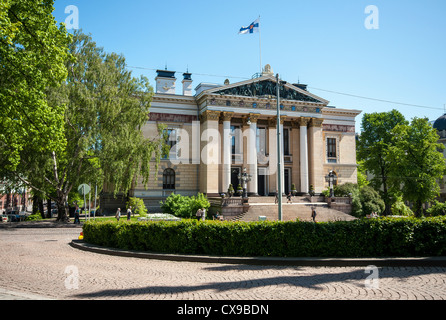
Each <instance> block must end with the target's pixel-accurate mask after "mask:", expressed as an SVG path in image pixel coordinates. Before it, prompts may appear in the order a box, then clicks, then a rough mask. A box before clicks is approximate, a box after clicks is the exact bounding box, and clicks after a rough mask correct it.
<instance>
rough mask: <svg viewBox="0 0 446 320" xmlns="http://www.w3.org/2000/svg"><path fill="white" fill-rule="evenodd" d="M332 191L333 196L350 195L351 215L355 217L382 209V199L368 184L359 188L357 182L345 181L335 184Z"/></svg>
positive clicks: (383, 205)
mask: <svg viewBox="0 0 446 320" xmlns="http://www.w3.org/2000/svg"><path fill="white" fill-rule="evenodd" d="M333 191H334V195H335V197H349V196H351V197H352V215H353V216H355V217H357V218H363V217H365V216H366V215H369V214H371V213H372V212H376V213H378V214H380V213H382V212H383V211H384V208H385V204H384V201H383V200H382V199H381V197H380V195H379V193H378V192H376V191H375V189H373V188H372V187H370V186H367V185H364V186H362V187H361V188H360V187H359V186H358V185H357V184H354V183H345V184H342V185H338V186H335V187H334V188H333Z"/></svg>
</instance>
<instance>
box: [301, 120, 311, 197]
mask: <svg viewBox="0 0 446 320" xmlns="http://www.w3.org/2000/svg"><path fill="white" fill-rule="evenodd" d="M310 120H311V118H304V117H301V118H300V119H299V125H300V192H301V193H303V194H307V193H308V190H309V187H310V185H309V175H308V137H307V126H308V123H309V122H310Z"/></svg>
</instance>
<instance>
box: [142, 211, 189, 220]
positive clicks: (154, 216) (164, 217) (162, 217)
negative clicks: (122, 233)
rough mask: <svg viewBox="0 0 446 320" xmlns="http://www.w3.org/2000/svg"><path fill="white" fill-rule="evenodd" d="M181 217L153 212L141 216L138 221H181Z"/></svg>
mask: <svg viewBox="0 0 446 320" xmlns="http://www.w3.org/2000/svg"><path fill="white" fill-rule="evenodd" d="M180 220H181V218H178V217H175V216H174V215H172V214H168V213H152V214H148V215H146V216H145V217H139V218H138V221H180Z"/></svg>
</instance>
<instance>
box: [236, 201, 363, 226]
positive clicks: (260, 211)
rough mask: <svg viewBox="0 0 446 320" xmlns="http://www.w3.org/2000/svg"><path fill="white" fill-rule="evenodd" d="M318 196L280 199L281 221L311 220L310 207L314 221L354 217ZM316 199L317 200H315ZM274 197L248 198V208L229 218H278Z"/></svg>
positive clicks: (274, 219)
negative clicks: (314, 212)
mask: <svg viewBox="0 0 446 320" xmlns="http://www.w3.org/2000/svg"><path fill="white" fill-rule="evenodd" d="M320 200H321V199H320V198H312V199H311V200H310V198H309V197H293V198H292V203H287V199H286V197H283V199H282V220H283V221H296V219H299V221H312V218H311V211H312V208H315V209H316V213H317V216H316V221H317V222H327V221H351V220H355V219H356V218H355V217H353V216H351V215H348V214H346V213H343V212H341V211H338V210H334V209H330V208H329V207H328V204H327V203H325V202H319V201H320ZM316 201H317V202H316ZM274 202H275V198H274V197H258V198H254V197H253V198H249V210H248V212H246V213H244V214H240V215H238V216H236V217H234V218H232V219H231V220H233V221H259V217H261V216H262V217H266V220H268V221H277V220H278V219H279V214H278V205H277V204H275V203H274Z"/></svg>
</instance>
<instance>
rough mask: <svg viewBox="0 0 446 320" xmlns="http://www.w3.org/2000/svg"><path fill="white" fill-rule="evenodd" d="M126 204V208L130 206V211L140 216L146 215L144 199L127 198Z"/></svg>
mask: <svg viewBox="0 0 446 320" xmlns="http://www.w3.org/2000/svg"><path fill="white" fill-rule="evenodd" d="M126 205H127V208H128V207H129V206H131V207H132V212H133V213H135V214H138V215H140V216H141V217H145V216H146V215H147V208H146V205H145V204H144V200H142V199H141V198H136V197H131V198H129V201H127V203H126Z"/></svg>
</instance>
